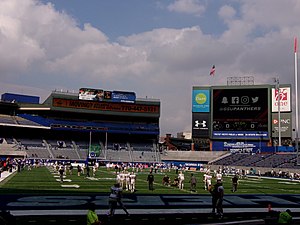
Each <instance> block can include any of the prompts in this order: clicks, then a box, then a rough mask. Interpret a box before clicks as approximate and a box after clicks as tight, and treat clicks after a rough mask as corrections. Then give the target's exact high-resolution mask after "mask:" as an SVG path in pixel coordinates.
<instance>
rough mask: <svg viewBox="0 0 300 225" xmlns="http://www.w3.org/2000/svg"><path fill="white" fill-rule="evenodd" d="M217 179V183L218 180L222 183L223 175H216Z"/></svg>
mask: <svg viewBox="0 0 300 225" xmlns="http://www.w3.org/2000/svg"><path fill="white" fill-rule="evenodd" d="M216 179H217V181H218V180H220V181H222V174H221V173H220V172H218V173H217V174H216Z"/></svg>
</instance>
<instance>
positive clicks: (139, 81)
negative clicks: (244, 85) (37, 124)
mask: <svg viewBox="0 0 300 225" xmlns="http://www.w3.org/2000/svg"><path fill="white" fill-rule="evenodd" d="M265 2H268V3H269V4H270V5H268V4H267V3H265ZM208 4H209V2H208ZM188 6H193V7H188ZM267 6H268V7H267ZM169 7H170V8H169V9H170V10H174V11H176V12H178V10H179V9H181V12H186V13H188V12H190V13H192V14H194V15H195V14H197V15H200V14H201V15H202V13H203V12H204V10H205V7H204V6H201V4H200V2H199V1H176V2H174V4H173V5H172V7H171V5H170V6H169ZM197 7H198V8H197ZM191 8H193V9H194V10H195V11H190V10H189V9H191ZM278 9H282V10H283V11H284V12H285V13H282V11H278ZM274 15H276V18H275V17H274ZM297 15H300V7H299V1H297V0H296V1H293V0H289V1H284V3H282V1H277V0H272V1H268V0H266V1H256V0H253V1H241V3H240V5H239V6H238V7H237V6H235V8H233V7H231V6H228V5H224V6H221V7H220V9H219V10H218V16H219V17H220V18H221V19H224V20H225V25H226V30H225V31H224V32H222V33H221V34H220V35H218V36H216V35H214V34H207V33H205V32H203V31H202V27H200V26H195V25H191V26H189V27H185V28H182V29H171V28H164V27H161V28H157V29H154V30H149V31H147V32H144V33H136V34H133V35H130V36H126V37H125V36H124V37H120V38H119V39H118V42H116V43H113V42H110V41H109V39H108V37H107V36H106V34H104V33H103V32H102V31H101V30H99V29H97V28H95V27H93V26H92V25H91V24H84V26H83V28H80V27H79V25H78V24H77V23H76V20H75V19H74V18H72V17H71V16H70V15H68V14H67V13H65V12H59V11H56V10H55V8H54V7H53V5H51V4H47V5H43V4H41V3H39V2H38V1H35V0H22V1H19V0H2V1H0V49H1V51H0V87H1V91H2V92H4V90H5V92H13V91H14V90H16V91H17V92H18V93H20V92H22V91H23V92H24V94H33V95H39V94H41V93H42V95H45V92H46V91H48V93H50V91H51V90H54V89H56V88H57V89H64V90H66V89H69V90H76V89H78V88H79V87H85V86H88V87H96V88H104V89H107V90H130V91H136V93H137V96H138V97H145V96H148V97H154V98H158V99H160V100H161V131H162V133H161V134H162V135H164V134H165V133H173V134H176V133H177V132H180V131H182V130H186V128H187V127H191V91H192V86H196V85H199V86H203V85H224V84H226V78H227V77H229V76H244V75H246V76H248V75H250V76H254V77H255V83H256V84H259V83H266V82H269V83H271V82H273V81H272V77H274V76H275V75H276V76H280V81H281V82H282V83H292V84H293V37H294V36H295V35H298V37H299V34H300V25H299V23H298V22H297V18H298V17H297ZM216 16H217V15H216ZM277 16H278V17H280V18H281V19H277ZM264 17H265V18H264ZM213 64H215V65H216V76H214V77H211V76H209V70H210V68H211V66H212V65H213ZM22 87H23V88H22ZM32 87H36V88H35V89H34V88H32ZM9 89H11V90H10V91H9ZM28 90H31V92H28ZM33 90H34V92H36V93H33Z"/></svg>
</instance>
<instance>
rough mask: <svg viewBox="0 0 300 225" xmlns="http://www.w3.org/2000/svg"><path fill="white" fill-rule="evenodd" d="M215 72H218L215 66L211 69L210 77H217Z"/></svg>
mask: <svg viewBox="0 0 300 225" xmlns="http://www.w3.org/2000/svg"><path fill="white" fill-rule="evenodd" d="M215 72H216V67H215V65H213V66H212V68H211V69H210V72H209V75H211V76H213V75H215Z"/></svg>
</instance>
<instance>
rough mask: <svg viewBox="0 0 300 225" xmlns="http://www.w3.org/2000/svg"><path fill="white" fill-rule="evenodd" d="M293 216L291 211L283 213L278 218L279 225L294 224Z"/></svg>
mask: <svg viewBox="0 0 300 225" xmlns="http://www.w3.org/2000/svg"><path fill="white" fill-rule="evenodd" d="M292 219H293V217H292V215H291V210H289V209H287V210H286V211H284V212H281V213H280V214H279V218H278V223H279V224H292Z"/></svg>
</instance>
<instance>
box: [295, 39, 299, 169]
mask: <svg viewBox="0 0 300 225" xmlns="http://www.w3.org/2000/svg"><path fill="white" fill-rule="evenodd" d="M297 53H298V40H297V38H296V37H295V38H294V55H295V57H294V64H295V101H296V105H295V107H296V110H295V111H296V112H295V113H296V127H295V148H296V151H297V165H299V146H298V116H299V115H298V60H297Z"/></svg>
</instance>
